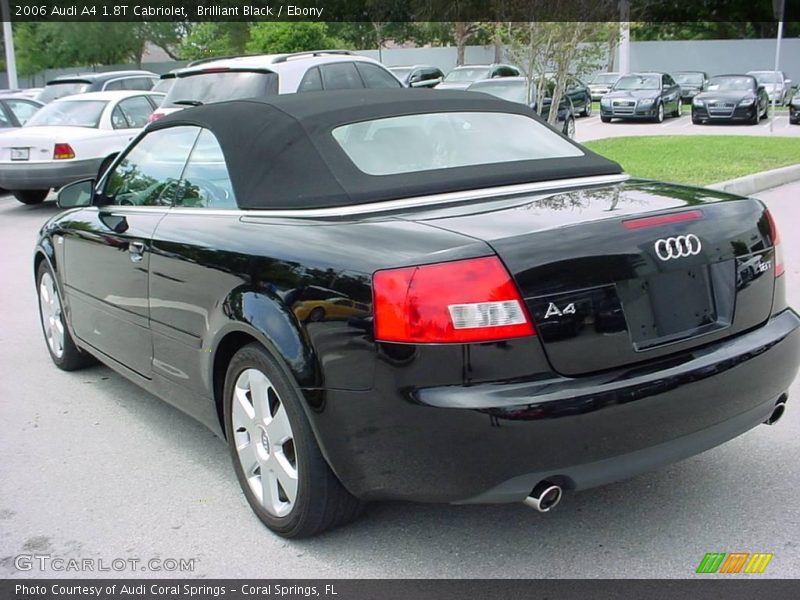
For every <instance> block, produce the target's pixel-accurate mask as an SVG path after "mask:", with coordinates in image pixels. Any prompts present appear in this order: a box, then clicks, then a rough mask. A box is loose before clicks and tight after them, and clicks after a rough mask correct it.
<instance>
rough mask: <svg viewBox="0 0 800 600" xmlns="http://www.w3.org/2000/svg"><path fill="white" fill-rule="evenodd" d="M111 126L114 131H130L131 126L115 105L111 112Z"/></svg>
mask: <svg viewBox="0 0 800 600" xmlns="http://www.w3.org/2000/svg"><path fill="white" fill-rule="evenodd" d="M111 126H112V127H113V128H114V129H130V128H131V124H130V123H128V119H126V118H125V115H123V114H122V110H121V109H120V107H119V104H117V105H116V106H115V107H114V110H113V111H111Z"/></svg>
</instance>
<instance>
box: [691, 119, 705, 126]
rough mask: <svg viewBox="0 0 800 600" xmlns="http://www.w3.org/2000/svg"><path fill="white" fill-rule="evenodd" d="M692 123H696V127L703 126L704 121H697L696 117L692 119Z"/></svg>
mask: <svg viewBox="0 0 800 600" xmlns="http://www.w3.org/2000/svg"><path fill="white" fill-rule="evenodd" d="M692 123H694V124H695V125H703V121H701V120H700V119H696V118H695V117H692Z"/></svg>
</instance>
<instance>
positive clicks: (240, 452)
mask: <svg viewBox="0 0 800 600" xmlns="http://www.w3.org/2000/svg"><path fill="white" fill-rule="evenodd" d="M231 421H232V426H233V436H234V444H235V448H236V454H237V456H238V458H239V463H240V464H241V467H242V471H243V472H244V475H245V478H246V480H247V483H248V485H249V486H250V490H251V491H252V493H253V495H254V496H255V497H256V499H257V500H258V502H259V503H260V504H261V506H263V507H264V509H265V510H266V511H267V512H268V513H269V514H271V515H273V516H276V517H284V516H286V515H288V514H289V513H290V512H291V510H292V508H293V507H294V505H295V502H296V500H297V489H298V485H297V482H298V463H297V456H296V453H295V443H294V432H293V431H292V426H291V423H290V422H289V417H288V415H287V413H286V407H285V406H284V405H283V402H282V401H281V399H280V397H279V396H278V393H277V390H276V389H275V387H274V386H273V384H272V382H271V381H270V380H269V379H268V378H267V376H266V375H265V374H264V373H262V372H261V371H260V370H258V369H246V370H244V371H242V373H241V374H240V375H239V376H238V377H237V379H236V383H235V387H234V392H233V407H232V414H231Z"/></svg>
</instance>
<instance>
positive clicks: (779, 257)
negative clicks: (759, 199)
mask: <svg viewBox="0 0 800 600" xmlns="http://www.w3.org/2000/svg"><path fill="white" fill-rule="evenodd" d="M764 213H765V214H766V215H767V222H769V236H770V237H771V238H772V246H773V248H775V277H780V276H781V275H783V273H784V271H785V270H786V267H785V266H784V264H783V247H781V237H780V235H778V226H777V225H775V219H774V218H772V213H770V212H769V211H768V210H766V211H764Z"/></svg>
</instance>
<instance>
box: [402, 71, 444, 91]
mask: <svg viewBox="0 0 800 600" xmlns="http://www.w3.org/2000/svg"><path fill="white" fill-rule="evenodd" d="M389 70H390V71H391V72H392V73H393V74H394V76H395V77H397V78H398V79H399V80H400V81H401V82H403V84H404V85H405V86H406V87H413V88H423V87H424V88H432V87H436V86H437V85H439V84H440V83H441V82H442V80H443V79H444V73H443V72H442V70H441V69H439V68H438V67H434V66H431V65H410V66H397V67H389Z"/></svg>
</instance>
